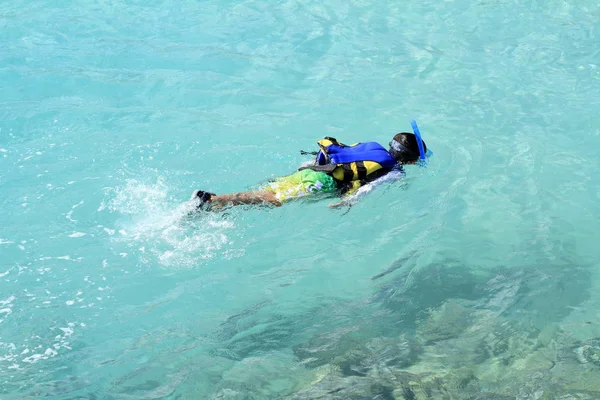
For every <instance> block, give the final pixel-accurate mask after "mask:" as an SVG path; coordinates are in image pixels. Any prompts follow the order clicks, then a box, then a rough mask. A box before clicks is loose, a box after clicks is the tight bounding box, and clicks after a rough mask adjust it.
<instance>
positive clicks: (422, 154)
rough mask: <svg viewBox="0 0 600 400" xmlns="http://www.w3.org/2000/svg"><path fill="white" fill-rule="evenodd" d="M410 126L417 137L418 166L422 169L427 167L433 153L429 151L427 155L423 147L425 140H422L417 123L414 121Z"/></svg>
mask: <svg viewBox="0 0 600 400" xmlns="http://www.w3.org/2000/svg"><path fill="white" fill-rule="evenodd" d="M410 125H411V126H412V129H413V132H414V134H415V137H416V138H417V145H418V146H419V162H418V164H419V165H420V166H421V167H425V166H426V164H427V158H429V157H431V156H432V155H433V152H432V151H431V150H429V149H427V153H425V148H424V146H423V139H422V138H421V131H419V127H418V126H417V121H415V120H414V119H413V120H411V121H410Z"/></svg>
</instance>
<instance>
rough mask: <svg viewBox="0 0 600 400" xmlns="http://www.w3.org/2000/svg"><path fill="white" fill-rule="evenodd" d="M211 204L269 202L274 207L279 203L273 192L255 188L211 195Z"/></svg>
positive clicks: (230, 204) (232, 204)
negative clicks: (247, 190) (253, 189)
mask: <svg viewBox="0 0 600 400" xmlns="http://www.w3.org/2000/svg"><path fill="white" fill-rule="evenodd" d="M210 204H211V205H216V206H217V207H225V206H239V205H242V204H271V205H274V206H276V207H279V206H280V205H281V202H280V201H279V200H277V198H276V197H275V194H273V193H272V192H268V191H266V190H255V191H250V192H241V193H232V194H224V195H221V196H213V197H212V198H211V199H210Z"/></svg>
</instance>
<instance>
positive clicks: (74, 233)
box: [69, 232, 86, 238]
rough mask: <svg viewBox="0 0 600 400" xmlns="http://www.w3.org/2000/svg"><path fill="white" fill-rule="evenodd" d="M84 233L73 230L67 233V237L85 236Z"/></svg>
mask: <svg viewBox="0 0 600 400" xmlns="http://www.w3.org/2000/svg"><path fill="white" fill-rule="evenodd" d="M85 235H86V234H85V233H83V232H73V233H71V234H70V235H69V237H71V238H78V237H82V236H85Z"/></svg>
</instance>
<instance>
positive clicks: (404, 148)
mask: <svg viewBox="0 0 600 400" xmlns="http://www.w3.org/2000/svg"><path fill="white" fill-rule="evenodd" d="M394 142H396V143H394ZM388 151H389V153H390V154H391V155H392V157H394V158H395V159H396V160H398V162H400V163H402V164H406V163H409V162H415V161H417V160H418V159H419V156H420V154H419V144H418V143H417V137H416V136H415V135H414V134H413V133H408V132H401V133H397V134H396V135H395V136H394V138H393V139H392V141H391V142H390V149H389V150H388ZM423 151H424V152H425V153H427V145H425V142H423Z"/></svg>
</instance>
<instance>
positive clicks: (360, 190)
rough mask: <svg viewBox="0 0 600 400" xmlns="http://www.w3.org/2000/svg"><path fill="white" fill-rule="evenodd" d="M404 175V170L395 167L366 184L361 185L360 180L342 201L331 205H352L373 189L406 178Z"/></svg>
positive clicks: (336, 206) (330, 205)
mask: <svg viewBox="0 0 600 400" xmlns="http://www.w3.org/2000/svg"><path fill="white" fill-rule="evenodd" d="M404 175H405V173H404V170H402V169H393V170H391V171H389V172H388V173H387V174H385V175H383V176H380V177H378V178H376V179H374V180H373V181H371V182H368V183H365V184H364V185H361V183H360V182H356V183H355V185H354V187H353V188H352V189H350V190H349V191H348V192H347V193H346V194H344V196H343V197H342V201H340V202H338V203H333V204H329V207H333V208H338V207H342V206H352V205H354V204H356V203H357V202H358V201H359V200H360V198H362V197H364V196H365V195H366V194H367V193H369V192H370V191H372V190H373V189H375V188H377V187H379V186H381V185H383V184H386V183H388V182H396V181H398V180H400V179H402V178H404Z"/></svg>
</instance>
